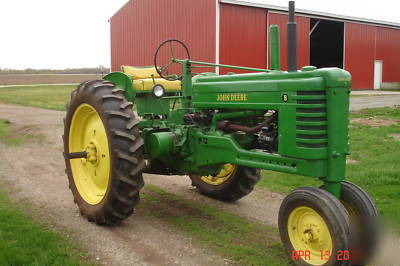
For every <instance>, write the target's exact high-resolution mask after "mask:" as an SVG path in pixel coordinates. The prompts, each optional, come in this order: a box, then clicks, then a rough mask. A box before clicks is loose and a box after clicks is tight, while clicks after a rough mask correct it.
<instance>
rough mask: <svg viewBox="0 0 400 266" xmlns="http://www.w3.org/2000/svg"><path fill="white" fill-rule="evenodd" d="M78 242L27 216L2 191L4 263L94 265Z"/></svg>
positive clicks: (0, 221)
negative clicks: (78, 245)
mask: <svg viewBox="0 0 400 266" xmlns="http://www.w3.org/2000/svg"><path fill="white" fill-rule="evenodd" d="M85 260H87V255H86V254H85V253H82V252H81V251H80V250H79V248H78V247H77V244H76V243H73V242H72V241H70V240H68V239H66V238H64V237H62V236H61V235H59V234H57V233H54V232H52V231H50V230H48V229H47V228H46V226H45V225H43V224H39V223H37V222H34V221H33V220H32V218H30V217H28V216H26V215H24V214H22V213H21V211H20V210H19V209H18V208H17V207H16V206H15V205H14V204H13V203H11V202H10V200H9V199H8V198H7V197H6V195H5V194H4V193H3V192H0V262H1V265H93V264H91V263H90V262H88V261H85Z"/></svg>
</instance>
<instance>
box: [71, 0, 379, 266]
mask: <svg viewBox="0 0 400 266" xmlns="http://www.w3.org/2000/svg"><path fill="white" fill-rule="evenodd" d="M289 10H290V12H289V23H288V36H289V38H288V42H289V44H288V48H289V49H288V66H287V69H288V71H282V70H280V59H279V29H278V27H277V26H274V25H273V26H271V28H270V45H269V47H270V54H271V56H270V66H271V69H270V70H267V69H258V68H247V67H239V66H229V65H221V64H213V63H205V62H198V61H192V60H191V59H190V56H189V51H188V48H187V47H186V45H185V44H184V43H183V42H181V41H178V40H175V39H169V40H166V41H164V42H162V43H161V44H160V46H159V47H158V49H157V50H156V53H155V56H154V66H151V67H130V66H123V67H122V71H121V72H114V73H110V74H108V75H106V76H105V77H104V78H103V79H101V80H93V81H87V82H84V83H82V84H80V85H79V86H78V88H77V89H76V90H75V91H73V92H72V94H71V100H70V102H69V104H68V108H67V114H66V118H65V131H64V157H65V163H66V173H67V175H68V179H69V186H70V189H71V191H72V193H73V196H74V200H75V202H76V204H77V205H78V207H79V210H80V212H81V213H82V215H83V216H85V217H86V218H87V219H88V220H89V221H93V222H95V223H97V224H100V225H114V224H118V223H120V222H121V221H122V220H124V219H126V218H127V217H129V216H130V215H131V214H132V213H133V211H134V207H135V206H136V205H137V204H138V203H139V192H140V189H141V188H142V187H143V185H144V182H143V176H142V174H143V173H150V174H160V175H182V176H183V177H182V178H185V177H184V176H189V177H190V179H191V180H192V184H193V186H195V187H197V189H198V191H199V192H200V193H202V194H204V195H206V196H209V197H212V198H215V199H217V200H222V201H230V202H231V201H236V200H238V199H240V198H242V197H244V196H246V195H247V194H249V193H250V192H251V191H252V190H253V188H254V186H255V185H256V183H257V182H258V181H259V179H260V169H265V170H272V171H278V172H284V173H290V174H296V175H302V176H308V177H310V178H318V179H320V180H321V181H322V182H323V185H322V186H321V187H319V188H317V187H300V188H298V189H296V190H294V191H293V192H291V193H290V194H289V195H287V196H286V198H285V199H284V200H283V202H282V205H281V207H280V210H279V231H280V235H281V239H282V242H283V244H284V246H285V248H286V250H287V254H288V256H289V257H290V258H291V259H292V260H293V261H294V263H296V264H299V265H346V264H349V263H352V264H363V263H365V261H366V260H367V259H368V258H369V256H370V254H371V253H372V251H373V249H374V246H375V243H376V238H377V230H376V228H377V226H376V223H375V221H376V217H377V216H378V212H377V209H376V207H375V205H374V203H373V201H372V200H371V198H370V197H369V196H368V194H367V193H366V192H365V191H363V190H362V189H361V188H360V187H358V186H356V185H355V184H352V183H350V182H348V181H344V179H345V166H346V156H347V155H349V145H348V120H349V94H350V86H351V76H350V74H349V73H348V72H347V71H344V70H342V69H338V68H322V69H316V68H315V67H312V66H305V67H303V68H301V69H300V70H298V69H297V60H296V37H295V36H296V24H295V22H294V5H293V3H292V2H290V8H289ZM177 50H179V51H180V52H179V54H180V55H179V57H178V56H177V55H178V52H177ZM163 52H164V54H163ZM165 52H167V54H169V57H167V56H165ZM201 68H203V70H204V69H211V70H215V68H229V69H232V70H240V71H243V70H244V71H247V72H252V73H245V74H234V73H228V74H226V75H217V74H216V73H214V72H204V71H203V72H202V73H197V72H196V71H198V70H201ZM265 204H268V202H266V203H265Z"/></svg>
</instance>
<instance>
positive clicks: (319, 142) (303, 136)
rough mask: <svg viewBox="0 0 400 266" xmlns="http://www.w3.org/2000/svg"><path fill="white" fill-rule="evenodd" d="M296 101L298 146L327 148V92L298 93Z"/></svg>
mask: <svg viewBox="0 0 400 266" xmlns="http://www.w3.org/2000/svg"><path fill="white" fill-rule="evenodd" d="M296 100H297V108H296V146H297V147H299V148H314V149H315V148H326V147H327V145H328V139H327V118H326V117H327V114H326V93H325V91H298V92H297V95H296Z"/></svg>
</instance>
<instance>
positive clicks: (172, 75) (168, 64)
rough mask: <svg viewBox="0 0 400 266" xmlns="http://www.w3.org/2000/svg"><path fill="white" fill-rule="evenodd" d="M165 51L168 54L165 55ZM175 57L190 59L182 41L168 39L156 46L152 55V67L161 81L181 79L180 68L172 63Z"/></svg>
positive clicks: (175, 63)
mask: <svg viewBox="0 0 400 266" xmlns="http://www.w3.org/2000/svg"><path fill="white" fill-rule="evenodd" d="M174 46H175V48H174ZM165 50H167V51H168V54H165ZM163 52H164V54H163ZM176 56H179V57H180V58H183V59H190V55H189V49H188V48H187V46H186V45H185V44H184V43H183V42H182V41H180V40H176V39H168V40H165V41H163V42H162V43H161V44H160V45H159V46H158V48H157V50H156V53H155V54H154V67H155V68H156V71H157V73H158V74H159V75H160V77H162V78H163V79H166V80H170V81H174V80H180V79H182V66H181V64H180V63H178V62H175V61H174V59H177V57H176Z"/></svg>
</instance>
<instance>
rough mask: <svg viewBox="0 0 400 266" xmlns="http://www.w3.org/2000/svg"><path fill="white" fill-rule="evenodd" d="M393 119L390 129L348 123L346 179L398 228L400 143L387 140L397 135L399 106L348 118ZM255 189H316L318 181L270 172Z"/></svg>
mask: <svg viewBox="0 0 400 266" xmlns="http://www.w3.org/2000/svg"><path fill="white" fill-rule="evenodd" d="M371 117H374V118H373V119H376V118H377V119H383V120H388V119H390V120H395V121H397V123H396V124H394V125H390V126H381V127H371V126H368V125H363V124H352V125H351V127H350V133H349V135H350V148H351V155H350V158H351V159H353V160H355V161H356V163H352V164H348V165H347V169H346V172H347V173H346V179H347V180H349V181H351V182H353V183H356V184H357V185H359V186H361V187H362V188H363V189H364V190H366V191H367V192H368V193H369V195H370V196H371V197H372V198H373V200H374V201H375V203H376V205H377V206H378V209H379V211H380V213H381V214H382V215H383V216H385V217H387V218H388V219H389V220H390V221H391V222H394V223H395V224H396V225H397V226H400V163H399V158H400V140H396V139H395V138H393V137H391V136H390V135H392V134H399V133H400V106H397V107H393V108H390V107H388V108H377V109H364V110H361V111H356V112H352V113H351V115H350V118H371ZM262 176H263V178H262V179H261V181H260V183H259V187H263V188H266V189H268V190H272V191H277V192H285V193H286V192H289V191H291V190H293V189H295V188H296V187H299V186H318V185H320V184H321V182H320V181H319V180H316V179H312V178H309V177H301V176H294V175H289V174H284V173H277V172H272V171H262Z"/></svg>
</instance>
